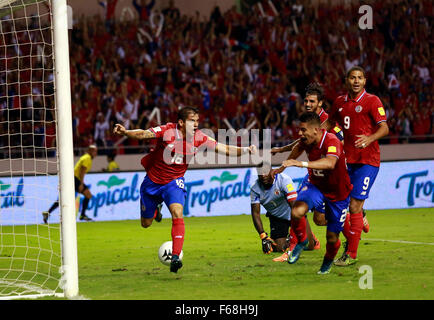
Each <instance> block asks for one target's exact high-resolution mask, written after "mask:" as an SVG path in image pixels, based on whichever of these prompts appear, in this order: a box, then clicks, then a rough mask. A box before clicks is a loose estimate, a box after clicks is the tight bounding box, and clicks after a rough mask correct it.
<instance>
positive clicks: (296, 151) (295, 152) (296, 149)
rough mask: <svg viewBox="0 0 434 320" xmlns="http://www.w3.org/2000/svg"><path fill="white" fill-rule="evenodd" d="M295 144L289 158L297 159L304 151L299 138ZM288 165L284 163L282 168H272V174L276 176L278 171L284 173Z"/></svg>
mask: <svg viewBox="0 0 434 320" xmlns="http://www.w3.org/2000/svg"><path fill="white" fill-rule="evenodd" d="M295 142H297V143H295V144H294V147H293V148H292V150H291V153H290V154H289V156H288V159H287V160H289V159H297V158H298V157H299V156H301V154H302V153H303V149H302V148H301V147H300V143H299V140H298V139H297V140H296V141H295ZM286 168H287V167H285V166H284V165H283V164H282V165H281V166H280V168H277V169H272V170H271V175H272V176H273V177H274V176H275V175H276V174H278V173H282V172H283V171H285V169H286Z"/></svg>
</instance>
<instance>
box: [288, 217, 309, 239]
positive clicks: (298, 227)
mask: <svg viewBox="0 0 434 320" xmlns="http://www.w3.org/2000/svg"><path fill="white" fill-rule="evenodd" d="M292 228H294V233H295V235H296V238H297V241H298V242H303V241H305V240H306V238H307V234H306V216H303V218H301V219H292V220H291V229H292Z"/></svg>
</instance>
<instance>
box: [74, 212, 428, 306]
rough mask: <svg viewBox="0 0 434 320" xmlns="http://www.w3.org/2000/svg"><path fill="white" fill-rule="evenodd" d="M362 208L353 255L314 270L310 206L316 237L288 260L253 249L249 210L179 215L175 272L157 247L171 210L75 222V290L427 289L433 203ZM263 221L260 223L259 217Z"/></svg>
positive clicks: (266, 294)
mask: <svg viewBox="0 0 434 320" xmlns="http://www.w3.org/2000/svg"><path fill="white" fill-rule="evenodd" d="M368 218H369V222H370V225H371V230H370V232H369V233H368V234H363V235H362V241H361V242H360V247H359V256H358V258H359V262H358V263H357V264H356V265H353V266H349V267H345V268H342V267H336V266H334V267H333V268H332V271H331V273H330V274H329V275H322V276H320V275H317V274H316V271H317V270H318V269H319V266H320V264H321V262H322V258H323V255H324V252H325V246H324V243H325V228H324V227H317V226H314V224H313V223H312V217H311V214H309V221H310V224H311V226H312V228H313V231H314V232H315V234H316V235H317V237H318V238H319V239H320V241H321V244H322V246H321V249H320V250H318V251H304V252H303V253H302V255H301V257H300V260H299V261H298V262H297V263H296V264H294V265H289V264H288V263H278V262H273V261H272V258H274V257H276V256H277V255H278V254H277V253H274V254H270V255H265V254H263V253H262V250H261V245H260V241H259V237H258V235H257V233H256V231H255V230H254V227H253V223H252V221H251V217H250V215H247V214H246V215H240V216H220V217H204V218H198V217H188V218H185V219H184V220H185V225H186V235H185V242H184V249H183V250H184V259H183V262H184V266H183V268H182V269H180V270H179V271H178V273H177V274H173V273H170V272H169V268H168V267H167V266H164V265H163V264H161V263H160V261H159V260H158V256H157V253H158V248H159V246H160V245H161V244H162V243H163V242H164V241H167V240H171V237H170V230H171V220H170V219H163V221H162V222H161V223H155V222H154V224H153V225H152V226H151V227H150V228H148V229H143V228H141V227H140V223H139V221H122V222H95V223H79V224H78V229H77V236H78V261H79V286H80V294H81V295H83V296H84V297H86V298H89V299H146V300H149V299H157V300H181V299H186V300H188V299H191V300H202V299H207V300H232V299H236V300H239V299H247V300H249V299H258V300H262V299H266V300H270V299H271V300H292V299H309V300H311V299H332V300H335V299H339V300H340V299H432V298H433V297H434V273H433V270H434V268H433V267H434V254H433V253H434V245H433V243H434V237H433V235H432V230H433V226H434V212H433V209H432V208H431V209H408V210H385V211H369V212H368ZM263 222H264V226H265V227H266V230H268V229H269V224H268V219H267V218H265V217H263ZM369 239H372V240H369ZM385 240H389V241H385ZM390 240H392V241H390ZM394 240H398V241H401V242H394ZM407 242H411V243H407ZM413 242H415V243H413ZM341 253H342V248H341V250H340V251H339V253H338V255H340V254H341ZM362 265H369V266H370V267H371V268H372V271H373V274H372V276H373V277H372V279H373V282H372V283H373V288H372V289H364V290H362V289H360V288H359V279H360V277H361V276H362V275H363V274H361V273H359V267H360V266H362Z"/></svg>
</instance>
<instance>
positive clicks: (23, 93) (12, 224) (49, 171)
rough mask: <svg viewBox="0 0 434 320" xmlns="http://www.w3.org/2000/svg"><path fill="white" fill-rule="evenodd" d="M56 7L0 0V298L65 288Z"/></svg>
mask: <svg viewBox="0 0 434 320" xmlns="http://www.w3.org/2000/svg"><path fill="white" fill-rule="evenodd" d="M50 4H51V3H50V1H42V0H39V1H37V0H19V1H11V0H9V1H8V0H0V19H1V20H0V188H1V196H0V205H1V209H0V298H10V297H11V296H23V295H26V296H27V295H52V294H61V293H62V291H63V290H62V288H61V282H60V278H61V273H60V267H61V262H62V259H61V238H60V224H59V221H60V217H59V210H56V211H55V212H53V213H52V215H51V217H50V221H49V223H48V224H44V223H43V220H42V212H43V211H46V210H47V209H48V208H49V207H50V205H51V203H52V202H53V201H54V200H56V199H57V197H58V185H59V180H58V176H57V172H58V161H57V152H56V108H55V99H54V91H55V85H54V61H53V60H54V57H53V43H52V39H53V30H52V26H51V22H52V15H51V9H50V8H51V5H50ZM56 215H57V216H56Z"/></svg>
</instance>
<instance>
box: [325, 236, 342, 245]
mask: <svg viewBox="0 0 434 320" xmlns="http://www.w3.org/2000/svg"><path fill="white" fill-rule="evenodd" d="M326 239H327V243H328V244H335V243H336V242H338V240H339V237H338V236H337V235H336V234H327V236H326Z"/></svg>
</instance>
